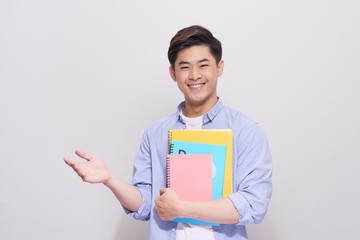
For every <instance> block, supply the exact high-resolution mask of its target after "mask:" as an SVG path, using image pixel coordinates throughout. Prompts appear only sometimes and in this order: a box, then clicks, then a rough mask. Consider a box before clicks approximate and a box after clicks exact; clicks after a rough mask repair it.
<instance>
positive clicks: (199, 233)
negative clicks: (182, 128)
mask: <svg viewBox="0 0 360 240" xmlns="http://www.w3.org/2000/svg"><path fill="white" fill-rule="evenodd" d="M180 116H181V118H182V119H183V120H184V122H185V125H186V129H187V130H197V129H201V127H202V124H203V117H202V116H201V117H196V118H188V117H186V116H185V115H184V114H183V112H182V111H180ZM193 239H194V240H195V239H196V240H215V236H214V232H213V229H212V226H209V225H197V224H188V223H181V222H179V223H178V225H177V228H176V240H193Z"/></svg>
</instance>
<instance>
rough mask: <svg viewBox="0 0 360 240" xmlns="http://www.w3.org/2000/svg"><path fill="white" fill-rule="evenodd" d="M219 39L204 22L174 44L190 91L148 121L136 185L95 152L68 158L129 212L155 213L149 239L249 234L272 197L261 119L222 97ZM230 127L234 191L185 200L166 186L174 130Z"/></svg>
mask: <svg viewBox="0 0 360 240" xmlns="http://www.w3.org/2000/svg"><path fill="white" fill-rule="evenodd" d="M221 56H222V49H221V43H220V42H219V41H218V40H217V39H216V38H215V37H214V36H213V35H212V34H211V32H210V31H208V30H207V29H205V28H203V27H201V26H191V27H188V28H185V29H182V30H180V31H179V32H178V33H177V34H176V35H175V36H174V37H173V39H172V40H171V42H170V47H169V51H168V58H169V61H170V64H171V66H170V68H169V71H170V75H171V78H172V79H173V81H174V82H176V83H177V85H178V87H179V89H180V91H181V92H182V93H183V94H184V98H185V101H184V102H182V103H181V104H180V105H179V106H178V109H177V111H176V112H175V113H174V114H172V115H170V116H169V117H167V118H164V119H161V120H159V121H157V122H156V123H155V124H153V125H152V126H151V127H149V128H148V129H147V130H146V131H145V133H144V136H143V139H142V142H141V144H140V148H139V150H138V153H137V155H136V158H135V162H134V175H133V181H132V185H130V184H127V183H125V182H123V181H122V180H120V179H119V178H117V177H116V176H114V175H113V174H112V173H111V172H110V171H109V170H108V169H107V168H106V166H105V164H104V163H103V162H102V161H101V160H100V159H99V158H97V157H94V156H91V155H89V154H87V153H84V152H81V151H76V153H77V155H79V156H80V157H82V158H84V159H86V160H88V161H87V162H85V163H76V162H73V161H70V160H69V159H65V162H66V163H67V164H68V165H70V166H71V167H72V168H73V169H74V170H75V171H76V172H77V173H78V174H79V176H80V177H82V179H83V180H84V181H86V182H91V183H103V184H105V185H106V186H107V187H108V188H110V189H111V190H112V191H113V193H114V194H115V196H116V197H117V199H118V200H119V201H120V202H121V204H122V205H123V207H124V209H125V211H126V212H127V213H128V214H129V215H132V216H133V217H134V218H136V219H141V220H150V226H149V239H177V240H183V239H207V240H209V239H211V240H214V239H216V240H218V239H247V235H246V230H245V225H247V224H251V223H258V222H260V221H261V220H262V219H263V217H264V215H265V212H266V210H267V206H268V203H269V201H270V197H271V191H272V184H271V173H272V163H271V156H270V152H269V148H268V144H267V141H266V138H265V135H264V133H263V132H262V130H261V128H260V127H259V125H258V124H257V123H256V122H254V121H253V120H251V119H250V118H248V117H246V116H245V115H244V114H242V113H240V112H238V111H236V110H233V109H231V108H228V107H225V106H224V105H223V104H222V102H221V101H220V99H219V98H218V97H217V91H216V87H217V81H218V78H219V77H220V76H221V75H222V73H223V68H224V61H223V60H222V59H221ZM200 128H204V129H208V128H230V129H232V131H233V136H234V139H233V142H234V146H233V167H232V168H233V180H232V182H233V187H232V190H233V191H232V194H231V195H230V196H228V197H224V198H221V199H218V200H213V201H209V202H187V201H182V200H180V199H179V197H178V195H177V194H176V192H174V191H173V190H171V189H168V188H165V186H166V155H167V151H168V130H169V129H200ZM177 217H188V218H196V219H199V220H203V221H207V222H217V223H220V226H202V225H192V224H185V223H177V222H173V221H169V220H172V219H174V218H177Z"/></svg>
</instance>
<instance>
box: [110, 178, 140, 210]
mask: <svg viewBox="0 0 360 240" xmlns="http://www.w3.org/2000/svg"><path fill="white" fill-rule="evenodd" d="M104 185H105V186H107V187H108V188H109V189H110V190H111V191H112V192H113V193H114V195H115V196H116V198H117V199H118V200H119V202H120V203H121V205H123V206H124V207H125V208H127V209H128V210H130V211H131V212H136V211H137V210H138V209H139V207H140V205H141V201H142V196H141V193H140V191H139V189H138V188H136V187H134V186H133V185H131V184H128V183H126V182H124V181H122V180H121V179H119V178H118V177H116V176H115V175H114V174H112V173H110V178H109V179H108V180H107V181H105V182H104Z"/></svg>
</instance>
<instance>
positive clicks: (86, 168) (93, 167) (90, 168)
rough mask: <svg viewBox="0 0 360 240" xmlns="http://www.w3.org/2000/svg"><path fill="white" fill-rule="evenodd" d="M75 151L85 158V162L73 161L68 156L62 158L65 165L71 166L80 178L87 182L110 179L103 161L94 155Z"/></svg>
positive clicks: (102, 181)
mask: <svg viewBox="0 0 360 240" xmlns="http://www.w3.org/2000/svg"><path fill="white" fill-rule="evenodd" d="M75 153H76V154H77V155H78V156H79V157H81V158H83V159H85V160H87V162H82V163H78V162H74V161H71V160H70V159H68V158H64V161H65V163H66V164H67V165H69V166H70V167H72V168H73V169H74V171H75V172H76V173H77V174H78V175H79V176H80V177H81V178H82V180H83V181H84V182H89V183H104V182H106V181H108V180H109V179H110V176H111V174H110V171H109V170H108V169H107V167H106V166H105V164H104V162H103V161H102V160H101V159H100V158H97V157H95V156H92V155H90V154H87V153H85V152H82V151H80V150H76V151H75Z"/></svg>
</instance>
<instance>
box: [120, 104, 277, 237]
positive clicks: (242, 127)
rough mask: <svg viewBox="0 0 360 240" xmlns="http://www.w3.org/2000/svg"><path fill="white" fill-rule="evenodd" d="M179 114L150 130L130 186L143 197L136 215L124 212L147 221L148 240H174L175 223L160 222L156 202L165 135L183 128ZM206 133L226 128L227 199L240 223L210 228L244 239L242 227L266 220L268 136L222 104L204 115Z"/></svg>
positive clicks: (269, 171)
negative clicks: (229, 159) (229, 158)
mask: <svg viewBox="0 0 360 240" xmlns="http://www.w3.org/2000/svg"><path fill="white" fill-rule="evenodd" d="M184 106H185V103H184V102H182V103H181V104H180V105H179V106H178V111H176V112H175V113H174V114H172V115H170V116H169V117H166V118H164V119H161V120H159V121H157V122H156V123H154V124H153V125H152V126H151V127H149V128H148V129H147V130H146V131H145V133H144V136H143V139H142V141H141V144H140V147H139V150H138V152H137V154H136V157H135V162H134V173H133V180H132V184H133V185H134V186H136V187H137V188H138V189H139V190H140V192H141V195H142V203H141V205H140V207H139V209H138V211H137V212H130V211H128V210H127V209H125V211H126V212H127V213H128V214H129V215H132V216H133V217H134V218H136V219H140V220H150V224H149V235H148V239H149V240H159V239H162V240H163V239H169V240H170V239H171V240H175V239H176V232H175V231H176V225H177V222H172V221H162V220H160V218H159V216H158V214H157V212H156V211H155V208H154V207H155V198H157V197H158V196H159V193H160V188H162V187H166V156H167V153H168V131H169V130H170V129H185V123H184V122H183V120H182V119H181V116H180V114H179V112H180V111H181V109H182V108H184ZM203 121H204V123H203V126H202V128H204V129H210V128H230V129H232V131H233V138H234V139H233V143H234V145H233V167H232V169H233V176H232V177H233V178H232V182H233V186H232V194H231V195H230V196H228V197H229V198H230V200H231V201H232V202H233V204H234V206H235V208H236V209H237V211H238V212H239V214H240V219H239V223H238V224H221V225H220V226H214V227H213V231H214V235H215V239H216V240H222V239H242V240H243V239H247V235H246V229H245V225H247V224H251V223H259V222H260V221H261V220H262V219H263V218H264V216H265V213H266V210H267V207H268V204H269V201H270V197H271V192H272V183H271V174H272V161H271V155H270V151H269V146H268V143H267V140H266V137H265V135H264V133H263V131H262V129H261V128H260V126H259V124H258V123H256V122H254V121H253V120H252V119H250V118H249V117H247V116H245V115H244V114H242V113H241V112H239V111H237V110H234V109H231V108H229V107H226V106H224V105H223V104H222V103H221V101H220V100H218V102H217V104H216V105H215V106H214V107H213V109H211V110H210V111H209V112H208V113H206V114H205V115H204V116H203Z"/></svg>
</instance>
